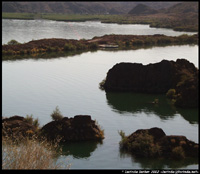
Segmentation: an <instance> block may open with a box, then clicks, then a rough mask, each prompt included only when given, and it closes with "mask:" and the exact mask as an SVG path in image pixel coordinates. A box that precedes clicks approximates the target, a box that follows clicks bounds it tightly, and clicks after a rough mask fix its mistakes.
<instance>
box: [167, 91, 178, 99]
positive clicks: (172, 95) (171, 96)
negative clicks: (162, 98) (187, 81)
mask: <svg viewBox="0 0 200 174" xmlns="http://www.w3.org/2000/svg"><path fill="white" fill-rule="evenodd" d="M166 96H167V97H168V98H170V99H175V98H176V90H175V89H169V90H168V91H167V93H166Z"/></svg>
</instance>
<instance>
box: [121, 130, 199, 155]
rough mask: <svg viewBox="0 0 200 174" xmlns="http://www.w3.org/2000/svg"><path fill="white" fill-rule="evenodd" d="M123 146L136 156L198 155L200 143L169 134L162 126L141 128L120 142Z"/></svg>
mask: <svg viewBox="0 0 200 174" xmlns="http://www.w3.org/2000/svg"><path fill="white" fill-rule="evenodd" d="M120 144H121V148H122V149H125V150H127V151H128V152H130V153H132V154H134V155H136V156H145V157H166V158H178V159H180V158H186V157H194V158H197V157H198V148H199V145H198V144H197V143H195V142H193V141H190V140H188V139H187V138H186V137H185V136H176V135H170V136H167V135H166V134H165V133H164V131H163V130H162V129H160V128H156V127H155V128H151V129H139V130H137V131H135V132H134V133H132V134H131V135H129V136H127V137H125V138H123V139H122V141H121V142H120Z"/></svg>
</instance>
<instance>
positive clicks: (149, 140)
mask: <svg viewBox="0 0 200 174" xmlns="http://www.w3.org/2000/svg"><path fill="white" fill-rule="evenodd" d="M119 134H120V135H121V137H122V140H121V141H120V147H121V148H124V149H126V150H128V151H130V152H132V153H133V154H135V155H137V156H144V157H155V156H158V155H160V153H161V148H160V146H159V145H158V144H155V143H154V139H153V136H151V135H149V134H148V133H142V134H139V135H138V136H136V137H135V138H134V139H133V140H130V139H128V138H127V137H126V136H125V134H124V132H123V131H120V132H119Z"/></svg>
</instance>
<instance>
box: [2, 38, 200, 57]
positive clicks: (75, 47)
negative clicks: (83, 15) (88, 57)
mask: <svg viewBox="0 0 200 174" xmlns="http://www.w3.org/2000/svg"><path fill="white" fill-rule="evenodd" d="M102 44H107V45H117V46H118V48H115V49H118V50H123V49H139V48H146V47H153V46H167V45H184V44H198V35H197V34H194V35H191V36H189V35H185V34H184V35H181V36H177V37H173V36H165V35H147V36H143V35H141V36H135V35H114V34H113V35H104V36H101V37H94V38H93V39H92V40H85V39H81V40H67V39H41V40H35V41H30V42H28V43H24V44H19V43H18V42H17V41H14V40H12V41H9V42H8V44H5V45H2V59H3V60H7V59H17V58H18V57H19V58H22V57H26V55H28V57H45V54H49V53H56V54H55V55H59V54H69V55H70V54H72V55H74V54H79V53H81V52H86V51H95V50H97V49H100V48H101V47H102ZM46 57H48V56H46Z"/></svg>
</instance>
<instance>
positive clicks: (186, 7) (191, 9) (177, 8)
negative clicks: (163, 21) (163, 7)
mask: <svg viewBox="0 0 200 174" xmlns="http://www.w3.org/2000/svg"><path fill="white" fill-rule="evenodd" d="M198 3H199V2H197V1H196V2H184V3H178V4H176V5H174V6H172V7H170V8H168V9H167V11H166V12H167V13H198V7H199V4H198Z"/></svg>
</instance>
